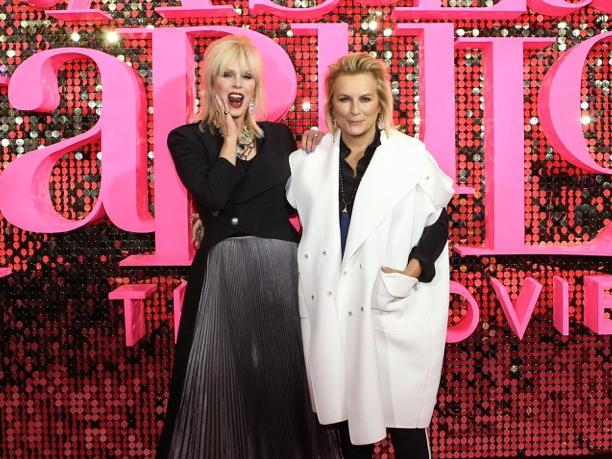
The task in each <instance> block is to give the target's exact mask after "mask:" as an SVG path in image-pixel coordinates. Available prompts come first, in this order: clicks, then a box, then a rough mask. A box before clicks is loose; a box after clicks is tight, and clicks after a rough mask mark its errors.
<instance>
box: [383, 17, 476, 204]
mask: <svg viewBox="0 0 612 459" xmlns="http://www.w3.org/2000/svg"><path fill="white" fill-rule="evenodd" d="M395 32H396V33H397V35H400V36H402V35H409V36H412V35H416V36H417V37H419V56H421V57H420V59H419V66H420V68H419V114H420V118H421V124H420V126H421V131H420V137H421V139H422V140H423V142H425V145H427V149H428V150H429V151H430V152H431V153H432V154H433V156H434V157H435V158H436V159H437V160H438V164H440V167H441V168H442V170H443V171H444V172H446V174H447V175H448V176H450V177H456V176H457V164H456V160H455V47H454V46H455V43H454V36H453V33H454V29H453V25H452V24H397V26H396V30H395ZM456 192H457V193H459V194H473V193H474V189H473V188H471V187H458V188H457V190H456Z"/></svg>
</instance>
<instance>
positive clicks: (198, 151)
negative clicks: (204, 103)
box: [168, 122, 298, 252]
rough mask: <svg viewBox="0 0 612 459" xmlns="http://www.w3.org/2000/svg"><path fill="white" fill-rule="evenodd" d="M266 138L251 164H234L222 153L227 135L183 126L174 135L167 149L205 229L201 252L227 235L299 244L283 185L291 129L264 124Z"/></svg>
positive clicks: (292, 147) (291, 142) (292, 143)
mask: <svg viewBox="0 0 612 459" xmlns="http://www.w3.org/2000/svg"><path fill="white" fill-rule="evenodd" d="M259 126H260V127H261V128H262V130H263V131H264V137H263V138H262V139H258V140H257V154H256V155H255V157H254V158H253V159H251V160H250V161H248V162H246V161H241V160H236V165H232V163H230V162H229V161H228V160H226V159H225V158H220V157H219V153H220V151H221V147H222V146H223V137H222V136H221V134H220V133H218V132H217V131H215V133H214V134H213V133H211V131H210V129H209V128H208V126H203V127H200V126H199V124H197V123H196V124H188V125H184V126H180V127H178V128H176V129H174V130H173V131H172V132H170V134H169V136H168V148H169V149H170V153H171V154H172V159H173V160H174V164H175V166H176V170H177V172H178V175H179V177H180V179H181V181H182V182H183V185H185V188H187V190H188V191H189V193H190V194H191V196H192V197H193V200H194V202H195V205H196V208H197V211H198V213H199V215H200V218H201V219H202V223H203V224H204V228H205V237H204V240H203V241H202V248H201V250H204V251H206V252H207V251H208V250H210V248H212V247H213V246H214V245H215V244H217V243H218V242H220V241H222V240H223V239H226V238H228V237H236V236H247V235H253V236H259V237H264V238H273V239H282V240H286V241H297V240H298V236H297V233H296V231H295V229H294V228H293V226H291V224H290V223H289V220H288V218H289V215H290V214H291V211H290V207H289V205H288V204H287V201H286V198H285V184H286V182H287V179H288V178H289V175H290V172H291V170H290V168H289V153H291V152H292V151H294V150H295V149H296V143H295V139H294V138H293V134H292V133H291V131H290V130H289V128H288V127H287V126H285V125H284V124H279V123H271V122H262V123H259Z"/></svg>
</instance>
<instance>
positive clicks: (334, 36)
mask: <svg viewBox="0 0 612 459" xmlns="http://www.w3.org/2000/svg"><path fill="white" fill-rule="evenodd" d="M291 30H293V32H294V34H295V36H296V37H307V36H311V35H315V34H316V36H317V42H318V43H319V47H318V48H319V60H318V65H317V75H318V82H319V84H318V88H317V92H318V94H317V97H318V101H317V106H318V107H319V129H321V130H323V131H327V123H326V121H325V120H326V118H325V100H326V97H325V75H326V74H327V67H328V66H329V65H330V64H332V63H333V62H335V61H336V60H337V59H338V58H339V57H341V56H344V55H345V54H347V53H348V24H345V23H339V24H325V23H318V24H292V25H291ZM324 43H333V44H334V46H326V45H324Z"/></svg>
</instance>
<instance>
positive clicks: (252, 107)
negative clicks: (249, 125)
mask: <svg viewBox="0 0 612 459" xmlns="http://www.w3.org/2000/svg"><path fill="white" fill-rule="evenodd" d="M254 113H255V102H254V101H251V102H249V114H250V115H251V116H252V115H253V114H254Z"/></svg>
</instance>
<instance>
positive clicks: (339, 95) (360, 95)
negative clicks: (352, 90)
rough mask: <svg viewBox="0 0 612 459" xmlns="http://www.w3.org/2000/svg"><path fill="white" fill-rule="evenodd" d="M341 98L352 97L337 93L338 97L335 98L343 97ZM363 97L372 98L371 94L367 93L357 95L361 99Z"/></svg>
mask: <svg viewBox="0 0 612 459" xmlns="http://www.w3.org/2000/svg"><path fill="white" fill-rule="evenodd" d="M343 96H344V97H352V96H351V95H350V94H345V93H343V92H341V93H338V95H337V97H343ZM363 96H370V97H372V94H371V93H369V92H366V93H365V94H359V95H358V96H357V97H363Z"/></svg>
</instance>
